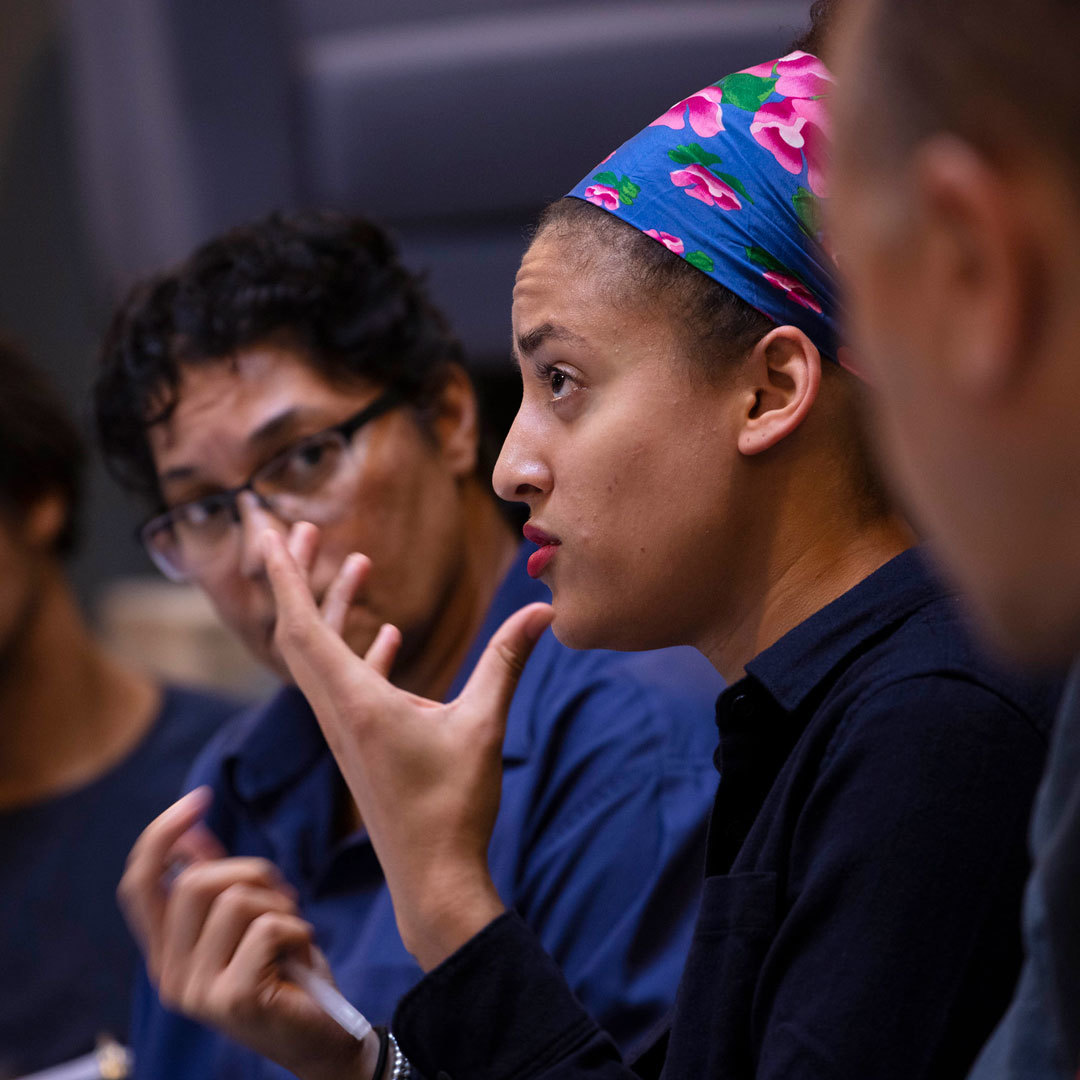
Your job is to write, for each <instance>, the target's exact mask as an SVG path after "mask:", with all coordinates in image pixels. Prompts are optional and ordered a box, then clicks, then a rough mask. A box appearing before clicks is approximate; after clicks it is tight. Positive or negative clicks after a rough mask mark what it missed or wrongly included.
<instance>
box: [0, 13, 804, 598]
mask: <svg viewBox="0 0 1080 1080" xmlns="http://www.w3.org/2000/svg"><path fill="white" fill-rule="evenodd" d="M808 7H809V0H697V2H691V0H651V2H648V0H3V2H2V3H0V329H2V330H6V331H8V332H10V333H14V334H15V335H16V336H18V337H20V338H22V339H23V340H24V342H25V343H26V344H27V345H28V346H29V347H30V349H31V351H32V353H33V355H34V356H36V357H37V359H38V360H39V362H40V363H41V364H42V365H43V366H44V367H46V368H47V369H48V370H49V371H50V372H51V373H52V374H53V375H54V376H55V377H56V379H57V381H58V382H59V383H60V385H61V387H62V389H63V390H64V393H65V394H66V396H67V398H68V400H69V401H70V402H71V403H72V405H73V407H74V408H75V409H77V410H78V411H79V412H80V414H83V413H85V410H86V406H87V388H88V384H89V380H90V374H91V362H92V355H93V349H94V343H95V340H96V338H97V336H98V334H99V333H100V332H101V329H102V328H103V326H104V323H105V321H106V319H107V316H108V312H109V308H110V306H111V304H112V303H113V302H114V301H115V299H116V298H117V297H118V296H119V295H120V294H121V292H122V291H123V290H125V289H126V288H127V287H128V286H129V285H130V284H131V282H132V281H134V280H135V279H136V278H137V277H138V276H139V275H141V274H143V273H146V272H147V271H149V270H152V269H155V268H157V267H159V266H161V265H162V264H163V263H167V262H171V261H173V260H176V259H178V258H181V257H183V256H184V255H185V254H186V253H187V252H188V251H190V250H191V248H192V247H193V246H194V245H196V244H197V243H199V242H201V241H202V240H204V239H206V238H207V237H208V236H210V235H213V234H214V233H215V232H217V231H219V230H221V229H223V228H226V227H228V226H229V225H232V224H235V223H237V222H239V221H241V220H246V219H250V218H252V217H255V216H258V215H261V214H263V213H265V212H267V211H268V210H271V209H274V208H282V209H288V208H291V207H298V206H303V205H308V206H315V205H318V206H332V207H337V208H341V209H346V210H351V211H356V212H361V213H365V214H367V215H369V216H371V217H374V218H376V219H378V220H381V221H383V222H384V223H386V224H388V225H389V226H390V227H391V228H392V230H393V231H394V232H395V233H396V234H397V236H398V237H399V239H400V241H401V244H402V247H403V251H404V254H405V256H406V260H407V261H408V262H409V263H410V264H411V265H413V266H414V267H415V268H417V269H420V270H423V271H424V272H425V273H427V274H428V276H429V281H430V284H431V288H432V291H433V293H434V295H435V298H436V300H437V301H438V302H439V303H440V304H442V306H443V307H444V308H445V309H446V310H447V311H448V313H449V315H450V317H451V319H452V321H453V322H454V323H455V325H456V326H457V328H458V330H459V332H460V333H461V334H462V336H463V339H464V340H465V343H466V345H467V347H468V349H469V350H470V352H471V354H472V355H473V357H474V359H475V360H478V361H479V362H480V364H481V366H486V367H487V368H488V369H489V370H496V369H498V370H506V358H507V342H508V334H509V303H510V290H511V286H512V282H513V274H514V270H515V268H516V265H517V262H518V259H519V257H520V253H521V251H522V249H523V247H524V244H525V237H526V231H527V228H528V225H529V224H530V222H531V221H533V220H534V219H535V216H536V214H537V212H538V211H539V209H540V208H541V207H542V206H543V205H544V204H545V203H546V202H548V201H549V200H551V199H554V198H557V197H558V196H559V195H561V194H562V193H563V192H564V191H565V190H566V189H567V188H568V187H570V186H571V185H572V184H574V183H575V182H576V181H577V180H578V179H579V178H580V177H581V176H582V175H583V174H584V172H585V171H586V170H587V169H589V168H590V167H591V166H592V165H593V164H595V162H597V161H598V160H600V159H601V158H602V157H603V156H604V155H606V154H607V153H608V152H609V151H610V150H612V149H613V148H614V147H615V146H616V145H618V143H619V142H621V141H622V140H623V139H625V138H627V137H628V136H630V135H632V134H633V133H634V131H636V130H637V129H638V128H639V127H640V126H641V125H642V124H644V123H645V122H646V121H647V120H648V119H650V118H651V117H653V116H656V115H658V114H659V113H660V112H661V111H662V110H663V109H665V108H667V106H668V105H670V104H671V103H672V102H673V101H675V100H677V99H678V98H680V97H684V96H686V95H687V94H689V93H690V92H692V91H693V90H695V89H697V88H698V87H700V86H703V85H705V84H707V83H709V82H712V81H714V80H716V79H717V78H719V77H720V76H721V75H723V74H725V73H727V72H729V71H733V70H737V69H738V68H739V67H743V66H746V65H749V64H751V63H755V62H758V61H760V60H762V59H765V58H767V57H769V56H776V55H779V54H780V53H781V52H782V51H783V50H784V48H785V46H786V43H787V42H788V41H789V40H790V39H791V37H792V35H793V33H794V32H795V31H797V30H798V29H799V28H800V27H801V24H802V23H803V21H804V19H805V16H806V12H807V10H808ZM0 392H2V388H0ZM137 516H138V515H137V512H136V510H135V509H134V508H133V507H131V506H130V504H129V503H128V501H127V499H126V498H124V497H123V496H122V495H121V494H120V493H119V492H118V491H117V490H116V489H115V488H114V487H113V486H112V484H111V483H110V482H109V481H108V480H107V479H106V478H105V477H104V476H103V475H102V470H101V469H100V467H95V469H94V470H93V475H92V477H91V489H90V499H89V503H88V530H87V538H86V546H85V550H84V552H83V554H82V555H81V556H80V557H79V558H78V559H77V560H76V563H75V566H74V572H75V577H76V581H77V583H78V584H79V586H80V588H81V590H82V592H83V594H84V595H88V594H90V593H92V592H93V590H94V589H95V588H96V587H97V585H98V584H99V583H101V582H104V581H107V580H109V579H111V578H113V577H116V576H118V575H121V574H127V573H131V572H133V571H144V570H146V569H147V564H146V562H145V561H144V559H143V557H142V555H141V553H140V552H138V550H137V548H136V547H135V545H134V543H133V542H132V540H131V532H132V529H133V527H134V523H135V521H136V518H137Z"/></svg>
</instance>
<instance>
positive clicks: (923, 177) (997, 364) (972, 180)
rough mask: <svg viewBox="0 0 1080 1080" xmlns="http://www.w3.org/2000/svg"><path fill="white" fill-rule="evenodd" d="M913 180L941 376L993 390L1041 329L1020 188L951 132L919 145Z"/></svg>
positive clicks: (1033, 254)
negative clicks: (937, 343)
mask: <svg viewBox="0 0 1080 1080" xmlns="http://www.w3.org/2000/svg"><path fill="white" fill-rule="evenodd" d="M911 178H912V186H913V196H914V197H913V200H912V202H913V206H914V209H915V215H916V220H915V229H916V236H917V238H918V243H919V245H920V247H921V249H922V250H921V257H920V258H919V260H918V263H919V265H918V270H919V273H920V274H921V275H923V277H924V280H923V282H922V289H921V292H922V295H923V296H924V297H926V298H927V299H928V300H929V302H930V304H932V306H933V310H932V311H928V312H927V313H926V314H927V317H928V318H930V319H931V326H930V329H931V332H932V333H934V335H935V336H936V337H938V340H939V345H940V348H939V349H936V350H935V353H936V354H937V355H939V356H940V357H941V363H942V365H943V367H944V370H943V372H942V374H943V375H945V377H946V378H947V379H948V381H949V382H951V383H952V384H953V385H954V386H955V387H956V388H958V389H959V390H961V392H963V393H974V394H976V395H979V396H982V395H985V394H995V393H1000V392H1001V391H1002V390H1005V389H1007V388H1008V387H1010V386H1011V384H1012V382H1013V380H1014V379H1015V377H1016V376H1017V374H1018V373H1019V371H1020V365H1022V363H1023V360H1024V357H1025V355H1026V354H1028V352H1029V351H1030V349H1031V348H1032V347H1033V346H1034V345H1035V340H1034V338H1033V336H1032V335H1035V336H1036V337H1037V336H1038V334H1039V332H1040V331H1039V311H1038V308H1039V303H1038V294H1039V282H1040V281H1041V280H1042V276H1043V275H1042V271H1041V270H1040V268H1039V259H1038V257H1037V243H1036V242H1035V236H1036V234H1037V230H1036V229H1033V228H1032V224H1033V223H1032V222H1031V221H1030V220H1029V214H1028V212H1027V208H1026V206H1025V203H1026V202H1027V200H1026V199H1025V198H1024V194H1025V193H1024V192H1023V191H1022V190H1019V185H1017V184H1016V183H1014V182H1013V181H1011V180H1010V179H1009V178H1008V177H1007V176H1006V175H1005V174H1004V173H1003V172H1002V171H1001V170H1000V169H999V168H998V167H997V166H995V165H994V164H993V163H992V162H991V161H989V160H988V159H987V158H986V157H985V156H984V155H983V154H982V153H980V152H979V151H978V150H976V149H975V148H974V147H972V146H971V145H969V144H968V143H966V142H964V141H963V140H961V139H959V138H956V137H955V136H951V135H941V136H936V137H935V138H932V139H929V140H928V141H927V142H926V143H924V144H923V145H922V146H920V147H919V149H918V150H917V151H916V153H915V155H914V159H913V163H912V169H911ZM1028 194H1030V193H1028Z"/></svg>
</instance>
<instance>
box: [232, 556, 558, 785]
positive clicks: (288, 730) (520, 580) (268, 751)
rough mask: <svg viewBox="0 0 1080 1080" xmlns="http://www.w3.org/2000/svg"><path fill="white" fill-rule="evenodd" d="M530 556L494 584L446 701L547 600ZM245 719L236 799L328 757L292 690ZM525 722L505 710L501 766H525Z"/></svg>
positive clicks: (238, 746) (235, 761)
mask: <svg viewBox="0 0 1080 1080" xmlns="http://www.w3.org/2000/svg"><path fill="white" fill-rule="evenodd" d="M531 551H532V549H531V548H530V546H529V545H528V544H522V545H521V548H520V550H519V551H518V553H517V556H516V557H515V559H514V564H513V566H512V567H511V568H510V571H509V572H508V573H507V574H506V576H505V577H504V578H503V580H502V581H501V582H500V583H499V587H498V589H497V590H496V592H495V596H494V598H493V599H492V602H491V605H490V607H489V608H488V612H487V615H486V616H485V618H484V624H483V626H482V627H481V629H480V632H479V633H478V634H477V635H476V638H475V639H474V641H473V643H472V645H470V646H469V651H468V654H467V655H466V657H465V660H464V662H463V663H462V665H461V667H460V668H459V669H458V673H457V675H456V676H455V677H454V681H453V683H452V684H451V686H450V690H449V691H448V692H447V695H446V700H447V701H451V700H453V699H454V698H455V697H457V695H458V694H459V693H461V690H462V688H463V687H464V686H465V683H466V682H467V681H468V679H469V676H470V675H471V674H472V671H473V668H475V667H476V662H477V661H478V660H479V659H480V655H481V653H482V652H483V651H484V648H485V646H486V645H487V643H488V641H489V640H490V638H491V636H492V634H494V633H495V631H496V630H497V629H498V628H499V627H500V626H501V625H502V624H503V622H504V621H505V620H506V619H507V618H508V617H509V616H510V615H512V614H513V613H514V612H515V611H517V610H518V608H521V607H524V606H525V605H526V604H530V603H533V602H534V601H536V600H542V601H545V602H547V601H550V600H551V593H550V592H549V591H548V589H547V587H546V586H545V585H544V584H542V583H541V582H539V581H536V580H534V579H533V578H530V577H529V575H528V573H527V572H526V570H525V564H526V562H527V561H528V558H529V555H530V554H531ZM248 716H249V719H248V723H247V724H246V725H243V733H242V734H241V736H240V737H239V739H238V740H237V742H236V743H235V745H234V747H233V750H232V752H231V753H229V754H227V755H226V767H227V768H229V769H230V771H231V773H232V779H233V784H234V787H235V789H236V793H237V794H238V795H239V796H240V797H241V798H242V799H249V800H250V799H257V798H260V797H262V796H264V795H268V794H270V793H272V792H274V791H276V790H278V789H280V788H282V787H284V786H285V785H287V784H289V783H290V782H292V781H293V780H294V779H296V778H297V777H298V776H301V775H303V774H304V773H306V772H307V771H308V770H309V769H310V768H311V766H312V765H313V764H314V762H315V761H316V760H317V759H318V758H319V757H321V756H322V755H323V754H325V753H327V752H328V750H327V746H326V741H325V739H324V738H323V734H322V730H321V729H320V728H319V722H318V721H317V720H316V719H315V714H314V713H313V712H312V711H311V707H310V706H309V705H308V703H307V700H306V699H305V698H304V695H303V694H302V693H300V691H299V690H297V689H296V687H294V686H286V687H283V688H282V689H281V690H279V691H278V692H277V693H276V694H275V695H274V696H273V697H272V698H271V699H270V700H269V701H268V702H266V703H265V704H263V705H259V706H256V707H255V708H254V709H253V710H252V711H251V712H250V713H249V714H248ZM526 721H527V717H526V715H525V714H524V712H523V711H522V710H518V709H513V708H512V709H511V710H510V716H509V718H508V720H507V725H506V739H505V741H504V743H503V760H504V761H517V760H525V759H526V758H527V757H528V756H529V750H530V745H531V735H530V730H529V725H528V723H527V722H526Z"/></svg>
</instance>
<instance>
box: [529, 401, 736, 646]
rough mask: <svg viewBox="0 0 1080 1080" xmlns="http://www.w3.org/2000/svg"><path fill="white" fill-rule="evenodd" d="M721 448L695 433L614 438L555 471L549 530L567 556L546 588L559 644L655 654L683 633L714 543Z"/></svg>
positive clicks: (715, 442)
mask: <svg viewBox="0 0 1080 1080" xmlns="http://www.w3.org/2000/svg"><path fill="white" fill-rule="evenodd" d="M673 423H674V421H673ZM629 430H633V429H632V428H631V429H629ZM684 433H685V429H684ZM719 443H720V439H719V438H716V439H712V440H708V441H705V442H702V441H701V440H697V439H695V438H694V437H693V436H692V435H687V437H685V438H683V439H681V440H672V439H671V438H670V436H666V437H665V438H663V439H660V440H656V439H652V438H649V437H647V436H646V435H645V434H643V435H642V437H641V438H639V439H637V440H626V439H623V440H621V441H618V442H616V440H615V439H612V440H610V442H609V443H608V444H607V445H604V444H602V443H601V444H598V445H596V446H595V447H592V448H591V452H589V453H583V454H580V455H575V457H576V458H577V460H578V463H577V464H576V466H575V468H574V469H573V471H572V472H570V473H569V474H568V473H567V472H566V471H565V470H564V469H560V470H558V476H557V479H556V484H555V492H554V494H555V499H554V500H553V503H552V509H553V512H554V514H555V520H553V522H552V523H553V524H557V525H558V526H559V527H560V529H561V530H562V533H563V535H564V538H565V539H564V543H566V547H567V550H566V553H565V556H564V557H563V558H562V559H561V565H558V561H559V560H558V557H557V563H556V564H555V572H554V574H553V575H552V576H551V579H550V582H551V585H552V591H553V595H554V600H555V611H556V619H555V624H554V630H555V632H556V634H557V636H559V638H560V640H563V641H564V642H565V643H566V644H570V645H573V646H575V647H578V648H585V647H608V648H652V647H658V646H660V645H667V644H670V643H671V641H672V639H673V638H674V637H677V636H678V635H679V633H680V631H679V630H677V629H676V628H675V624H676V623H678V622H679V620H680V619H681V617H682V614H683V613H685V611H686V597H685V596H684V595H682V593H681V592H680V590H681V589H682V590H684V589H685V585H686V583H687V582H692V581H695V580H700V579H699V574H698V569H699V561H700V557H701V554H702V552H703V551H704V550H705V549H707V548H709V547H710V546H711V542H712V540H713V539H715V537H714V536H713V531H712V522H713V518H714V517H715V515H716V513H717V507H718V506H719V505H721V500H720V495H719V488H720V487H721V486H722V473H723V469H722V467H721V463H720V462H719V461H718V460H717V453H716V450H717V446H718V444H719ZM567 475H568V476H569V479H567V480H560V477H565V476H567ZM560 484H562V486H563V487H564V491H563V492H560V491H559V488H560ZM560 495H561V497H560ZM673 567H678V573H677V574H676V573H673Z"/></svg>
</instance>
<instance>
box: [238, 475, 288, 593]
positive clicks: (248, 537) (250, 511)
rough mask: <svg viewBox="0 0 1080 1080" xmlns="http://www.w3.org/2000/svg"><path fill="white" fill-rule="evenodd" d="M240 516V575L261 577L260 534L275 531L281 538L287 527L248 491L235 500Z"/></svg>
mask: <svg viewBox="0 0 1080 1080" xmlns="http://www.w3.org/2000/svg"><path fill="white" fill-rule="evenodd" d="M236 508H237V512H238V513H239V514H240V525H239V529H240V573H241V574H243V575H244V577H246V578H257V577H261V576H262V575H263V574H265V573H266V564H265V562H264V560H263V551H262V534H263V533H264V532H266V530H267V529H277V531H278V532H280V533H281V534H282V535H283V536H284V535H286V534H287V533H288V531H289V526H288V525H286V524H285V522H283V521H282V520H281V519H280V518H278V517H277V516H275V515H274V514H273V513H272V512H271V511H270V510H268V509H267V508H266V506H264V505H263V504H262V503H261V502H259V500H258V498H256V496H255V495H254V494H253V493H252V492H250V491H242V492H240V494H239V495H238V496H237V499H236Z"/></svg>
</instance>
